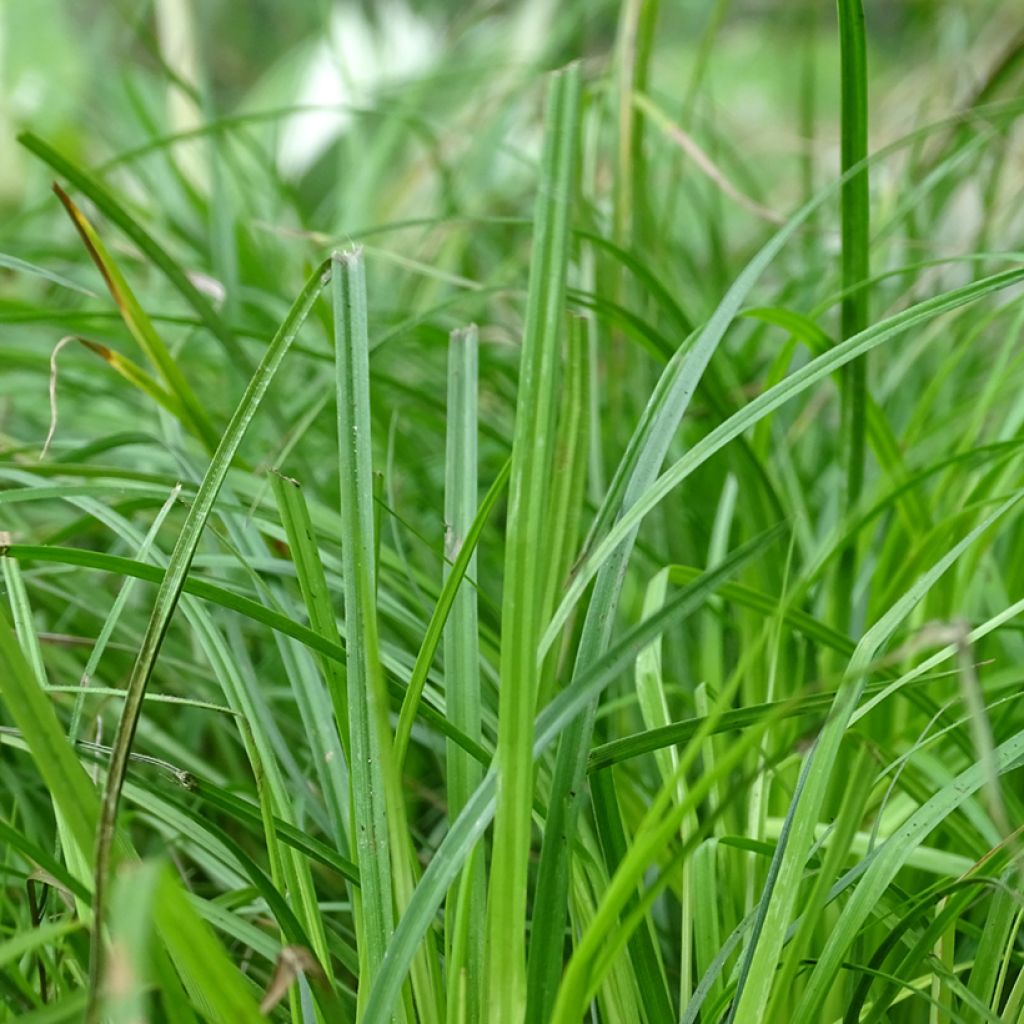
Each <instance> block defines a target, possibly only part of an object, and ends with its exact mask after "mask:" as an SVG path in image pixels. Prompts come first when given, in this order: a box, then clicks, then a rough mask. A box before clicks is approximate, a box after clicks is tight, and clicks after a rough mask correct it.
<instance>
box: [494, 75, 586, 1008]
mask: <svg viewBox="0 0 1024 1024" xmlns="http://www.w3.org/2000/svg"><path fill="white" fill-rule="evenodd" d="M579 102H580V71H579V68H578V67H577V66H571V67H569V68H567V69H565V70H564V71H561V72H558V73H556V74H555V75H554V76H553V77H552V79H551V82H550V86H549V91H548V100H547V108H546V117H545V121H546V131H545V142H544V155H543V158H542V168H541V183H540V189H539V194H538V199H537V210H536V223H535V227H534V242H533V256H532V261H531V265H530V287H529V291H528V295H527V311H526V320H525V325H524V333H523V351H522V357H521V363H520V372H519V391H518V396H517V401H516V426H515V437H514V440H513V446H512V476H511V480H510V484H509V513H508V530H507V534H506V555H505V586H504V593H503V600H502V637H501V691H500V699H499V712H498V747H497V752H496V754H495V763H496V765H497V770H498V778H499V780H500V782H499V785H498V804H497V810H496V813H495V819H494V854H493V861H492V865H491V877H490V887H489V892H488V948H487V957H488V967H487V978H488V986H487V1000H488V1004H489V1005H490V1006H491V1008H492V1013H493V1014H494V1020H495V1024H520V1022H521V1021H522V1017H523V1014H524V1012H525V1009H526V934H525V926H526V900H527V865H528V863H529V849H530V831H531V815H532V811H533V776H534V771H533V768H534V766H533V758H532V756H531V752H530V747H531V723H532V721H533V716H534V713H535V711H536V700H537V693H538V682H539V680H538V671H537V665H538V651H537V643H538V640H539V639H540V633H541V629H542V627H543V623H542V622H541V621H540V613H541V607H542V601H543V597H544V583H545V579H546V572H547V571H550V567H549V566H548V565H547V542H546V530H545V519H546V517H547V515H548V512H549V507H550V475H551V465H552V458H553V451H554V438H555V426H556V424H555V394H556V380H557V374H558V368H557V359H558V352H559V337H560V334H561V330H562V325H563V321H564V316H565V312H564V301H565V277H566V266H567V263H568V259H569V216H570V209H571V196H572V190H573V184H574V177H575V163H576V149H577V134H578V121H579Z"/></svg>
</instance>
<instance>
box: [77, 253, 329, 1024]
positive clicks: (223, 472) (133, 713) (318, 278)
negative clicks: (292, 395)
mask: <svg viewBox="0 0 1024 1024" xmlns="http://www.w3.org/2000/svg"><path fill="white" fill-rule="evenodd" d="M330 270H331V266H330V263H329V261H325V262H324V263H322V264H320V266H318V267H317V268H316V270H315V271H314V272H313V274H312V275H311V277H310V278H309V280H308V282H307V283H306V286H305V288H304V289H303V290H302V293H301V295H300V296H299V298H298V299H297V300H296V301H295V304H294V305H293V306H292V309H291V310H290V312H289V313H288V316H287V317H286V318H285V320H284V321H283V323H282V324H281V327H280V329H279V330H278V332H277V334H276V335H275V336H274V338H273V340H272V341H271V343H270V345H269V347H268V348H267V351H266V353H265V355H264V357H263V359H262V360H261V362H260V365H259V367H258V369H257V371H256V374H255V375H254V376H253V378H252V380H251V381H250V382H249V385H248V387H247V388H246V390H245V394H244V395H243V396H242V400H241V402H240V403H239V405H238V407H237V408H236V409H235V412H234V415H233V416H232V417H231V422H230V423H229V424H228V427H227V430H226V431H225V433H224V435H223V436H222V438H221V440H220V444H219V445H218V447H217V450H216V452H215V453H214V456H213V459H212V460H211V462H210V466H209V468H208V469H207V471H206V475H205V476H204V477H203V482H202V484H201V485H200V487H199V491H198V492H197V494H196V498H195V501H194V502H193V504H192V507H191V509H189V513H188V517H187V518H186V520H185V523H184V525H183V526H182V529H181V533H180V534H179V535H178V540H177V542H176V544H175V547H174V551H173V552H172V554H171V558H170V561H169V562H168V565H167V570H166V572H165V573H164V577H163V581H162V583H161V585H160V589H159V591H158V592H157V596H156V600H155V602H154V604H153V610H152V612H151V614H150V618H149V623H148V625H147V628H146V634H145V636H144V638H143V642H142V646H141V647H140V649H139V653H138V655H137V657H136V659H135V664H134V665H133V667H132V672H131V676H130V677H129V680H128V685H127V687H126V689H127V691H128V693H127V696H126V698H125V702H124V707H123V709H122V712H121V718H120V721H119V723H118V730H117V735H116V737H115V740H114V744H113V753H112V756H111V760H110V766H109V768H108V771H107V779H106V784H105V787H104V790H103V803H102V807H101V813H100V820H99V824H98V828H97V830H96V853H95V873H96V874H95V883H94V890H93V891H94V897H93V898H94V909H95V912H96V924H95V925H94V928H93V937H92V958H91V968H90V974H91V999H90V1010H89V1015H88V1019H89V1020H90V1021H96V1020H98V1015H99V1011H100V1007H99V979H100V978H101V977H102V968H103V939H102V922H103V906H104V902H103V896H104V894H105V890H106V885H107V881H108V876H109V871H110V861H111V847H112V844H113V839H114V829H115V825H116V821H117V810H118V805H119V803H120V798H121V789H122V786H123V784H124V777H125V772H126V770H127V766H128V755H129V754H130V752H131V745H132V740H133V738H134V736H135V730H136V727H137V726H138V721H139V715H140V713H141V711H142V701H143V697H144V695H145V691H146V685H147V684H148V682H149V678H150V676H151V675H152V672H153V668H154V667H155V665H156V660H157V657H158V656H159V653H160V647H161V645H162V643H163V639H164V636H165V635H166V633H167V629H168V626H169V625H170V621H171V616H172V615H173V614H174V610H175V608H176V607H177V604H178V599H179V598H180V596H181V591H182V588H183V587H184V584H185V580H186V578H187V576H188V571H189V566H190V565H191V563H192V559H193V557H194V555H195V552H196V549H197V548H198V546H199V540H200V538H201V536H202V533H203V529H204V527H205V526H206V522H207V520H208V519H209V517H210V513H211V512H212V511H213V506H214V503H215V502H216V500H217V494H218V493H219V491H220V488H221V486H222V485H223V483H224V479H225V477H226V476H227V473H228V469H229V468H230V466H231V462H232V460H233V459H234V456H235V453H236V452H237V451H238V447H239V445H240V444H241V443H242V439H243V437H244V436H245V432H246V429H247V428H248V426H249V424H250V422H251V421H252V419H253V417H254V416H255V415H256V412H257V410H258V409H259V406H260V403H261V401H262V399H263V396H264V394H265V393H266V391H267V388H268V387H269V386H270V383H271V381H272V380H273V378H274V375H275V374H276V372H277V370H278V368H279V367H280V365H281V361H282V360H283V359H284V357H285V355H286V354H287V352H288V348H289V346H290V345H291V343H292V341H294V339H295V336H296V335H297V334H298V332H299V328H300V327H301V326H302V324H303V322H304V321H305V319H306V317H307V316H308V315H309V311H310V310H311V309H312V307H313V303H314V302H315V301H316V299H317V297H318V296H319V295H320V292H321V291H322V290H323V288H324V286H325V284H326V283H327V279H328V276H329V274H330Z"/></svg>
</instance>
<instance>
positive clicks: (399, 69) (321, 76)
mask: <svg viewBox="0 0 1024 1024" xmlns="http://www.w3.org/2000/svg"><path fill="white" fill-rule="evenodd" d="M376 9H377V11H378V20H377V23H376V24H371V23H370V22H369V21H368V20H367V18H366V15H365V14H364V13H363V11H362V10H361V9H360V8H359V7H357V6H356V5H353V4H339V5H338V6H336V7H335V9H334V12H333V14H332V16H331V23H330V26H329V28H328V32H327V38H326V39H324V40H323V41H322V42H320V43H317V44H316V46H315V47H314V49H313V54H312V57H311V59H310V61H309V64H308V67H307V69H306V70H305V72H304V74H303V76H302V78H301V81H300V85H299V89H298V92H297V94H296V96H295V103H296V105H298V106H317V107H337V108H339V109H337V110H328V109H323V110H307V111H302V112H300V113H297V114H294V115H292V116H291V117H290V118H289V119H288V120H287V121H286V122H285V126H284V130H283V132H282V134H281V141H280V144H279V146H278V155H277V159H278V166H279V168H280V170H281V173H282V174H283V175H284V176H285V177H287V178H292V179H295V178H298V177H301V176H302V175H303V174H304V173H305V172H306V171H307V170H309V168H310V167H311V166H312V165H313V164H314V163H315V162H316V160H317V159H318V158H319V157H320V156H321V155H322V154H323V153H324V151H325V150H326V149H327V148H328V147H329V146H330V145H331V144H332V143H333V142H334V141H335V140H337V139H338V137H339V136H340V135H341V134H342V133H343V132H344V131H345V130H346V128H347V127H348V126H349V124H350V123H351V121H352V114H351V112H350V111H348V110H346V109H345V108H346V107H365V106H370V105H372V103H373V101H374V97H375V96H376V95H377V94H378V93H379V91H380V90H381V89H383V88H387V87H388V86H393V85H398V84H400V83H402V82H404V81H409V80H411V79H414V78H416V77H418V76H419V75H422V74H423V73H424V72H426V71H428V70H429V69H430V68H431V67H432V66H433V65H434V64H436V63H437V61H438V59H439V57H440V54H441V48H442V45H443V41H442V34H441V32H440V30H439V29H438V28H437V27H436V26H435V25H433V24H432V23H431V22H430V21H428V20H427V19H426V18H423V17H421V16H419V15H417V14H415V13H414V12H413V11H412V10H410V9H409V8H408V7H407V6H406V5H405V4H403V3H401V2H398V0H385V2H383V3H380V4H377V5H376Z"/></svg>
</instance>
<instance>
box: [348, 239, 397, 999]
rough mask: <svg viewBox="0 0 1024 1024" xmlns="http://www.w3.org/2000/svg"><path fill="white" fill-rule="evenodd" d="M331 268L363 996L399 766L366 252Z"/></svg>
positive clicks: (378, 928)
mask: <svg viewBox="0 0 1024 1024" xmlns="http://www.w3.org/2000/svg"><path fill="white" fill-rule="evenodd" d="M332 260H333V267H334V285H333V301H334V322H335V356H336V359H337V364H336V366H337V370H336V377H335V380H336V385H337V402H338V407H337V413H338V457H339V463H340V473H341V476H340V480H341V522H342V538H341V540H342V564H343V572H344V584H345V588H344V597H345V605H344V607H345V629H346V634H347V638H348V648H347V649H348V663H347V674H348V698H349V709H348V721H349V750H350V756H351V773H350V788H351V800H352V805H351V806H352V834H353V837H354V840H355V843H354V847H353V849H354V852H355V861H356V864H357V865H358V867H359V877H360V893H359V899H358V904H357V907H356V934H357V936H358V945H359V979H360V986H359V996H360V1003H361V1004H362V1003H363V1001H364V1000H365V998H366V995H367V993H368V992H369V989H370V987H371V986H372V985H373V981H374V978H375V977H376V975H377V971H378V969H379V967H380V962H381V960H382V959H383V957H384V950H385V949H386V947H387V943H388V939H389V938H390V937H391V932H392V930H393V929H394V922H395V910H394V890H393V881H392V871H393V866H392V861H393V859H394V858H395V857H397V856H401V852H400V851H396V850H394V849H393V847H392V843H391V838H390V833H389V829H388V815H389V813H396V812H397V810H398V809H396V808H392V807H389V806H388V780H387V777H386V776H387V775H388V773H389V772H391V771H392V770H393V769H392V759H391V756H390V753H391V751H390V748H391V740H390V735H389V733H390V728H389V724H388V717H387V714H388V704H387V694H386V691H385V689H384V677H383V673H382V672H381V666H380V653H379V646H378V645H379V641H378V637H377V605H376V576H375V572H374V566H375V558H374V536H375V534H374V528H373V501H372V495H373V466H372V453H371V449H370V395H369V391H370V370H369V338H368V334H367V317H366V281H365V271H364V263H363V257H362V253H361V252H359V251H358V250H356V251H352V252H348V253H336V254H335V255H334V256H333V257H332Z"/></svg>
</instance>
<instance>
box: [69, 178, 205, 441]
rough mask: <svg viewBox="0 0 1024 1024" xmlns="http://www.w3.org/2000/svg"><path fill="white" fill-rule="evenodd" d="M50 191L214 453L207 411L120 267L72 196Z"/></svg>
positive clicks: (192, 424) (190, 424)
mask: <svg viewBox="0 0 1024 1024" xmlns="http://www.w3.org/2000/svg"><path fill="white" fill-rule="evenodd" d="M53 190H54V192H55V193H56V195H57V198H58V199H59V200H60V201H61V203H62V205H63V206H64V209H65V210H67V213H68V216H69V217H70V218H71V222H72V223H73V224H74V225H75V229H76V230H77V231H78V234H79V235H80V236H81V239H82V242H83V244H84V245H85V248H86V250H87V251H88V253H89V255H90V257H91V258H92V261H93V262H94V263H95V264H96V267H97V269H98V270H99V272H100V273H101V274H102V275H103V280H104V281H105V282H106V285H107V288H108V290H109V291H110V295H111V297H112V298H113V300H114V302H115V303H116V304H117V308H118V310H119V311H120V313H121V317H122V319H123V320H124V322H125V324H126V326H127V327H128V330H129V331H130V332H131V335H132V337H133V338H134V339H135V341H136V343H137V344H138V346H139V348H140V349H141V350H142V351H143V353H145V355H146V358H147V359H149V361H150V362H151V363H152V364H153V366H154V367H155V368H156V369H157V370H158V371H159V373H160V375H161V377H163V379H164V382H165V383H166V385H167V388H168V389H169V391H170V393H171V394H173V395H174V396H175V397H176V398H177V400H178V401H179V402H180V403H181V407H182V408H183V409H184V410H185V414H186V423H185V425H186V426H188V427H189V429H190V430H192V432H193V433H195V434H196V435H197V436H198V437H199V438H200V440H202V442H203V443H204V444H205V445H206V447H207V448H208V449H209V450H210V451H213V449H215V448H216V447H217V441H218V440H219V438H218V435H217V431H216V430H215V429H214V426H213V424H212V423H211V422H210V419H209V417H208V416H207V415H206V411H205V410H204V409H203V406H202V405H201V404H200V402H199V399H198V398H197V397H196V395H195V392H193V390H192V388H191V386H190V385H189V383H188V381H187V380H186V379H185V375H184V374H183V373H182V372H181V369H180V368H179V366H178V364H177V363H176V362H175V361H174V358H173V357H172V356H171V353H170V352H169V351H168V349H167V346H166V345H165V344H164V342H163V339H162V338H161V337H160V335H159V334H157V332H156V328H155V327H154V326H153V323H152V321H151V320H150V319H149V317H148V316H147V315H146V312H145V310H144V309H143V308H142V306H141V305H139V300H138V299H137V298H136V297H135V293H134V292H133V291H132V290H131V287H130V286H129V284H128V282H127V281H126V280H125V277H124V275H123V274H122V273H121V270H120V268H119V267H118V265H117V263H116V262H115V261H114V259H113V257H112V256H111V255H110V253H109V251H108V250H107V247H106V246H105V245H104V244H103V241H102V239H101V238H100V237H99V235H98V234H97V233H96V231H95V229H94V228H93V226H92V225H91V224H90V223H89V221H88V218H86V216H85V214H84V213H82V211H81V210H79V209H78V207H77V206H75V204H74V202H72V200H71V197H70V196H69V195H68V194H67V193H66V192H65V191H64V190H63V189H62V188H61V187H60V186H59V185H57V184H56V183H55V184H54V186H53Z"/></svg>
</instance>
